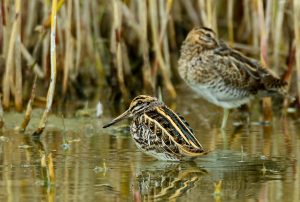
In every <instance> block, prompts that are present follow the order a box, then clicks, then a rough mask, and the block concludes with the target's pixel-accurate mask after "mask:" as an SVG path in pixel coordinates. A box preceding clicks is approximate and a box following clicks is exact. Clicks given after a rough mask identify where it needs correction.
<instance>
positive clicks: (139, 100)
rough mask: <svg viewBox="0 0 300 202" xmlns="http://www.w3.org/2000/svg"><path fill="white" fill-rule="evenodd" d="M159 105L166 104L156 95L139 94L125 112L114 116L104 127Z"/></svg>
mask: <svg viewBox="0 0 300 202" xmlns="http://www.w3.org/2000/svg"><path fill="white" fill-rule="evenodd" d="M158 106H164V103H162V102H160V101H159V100H158V99H157V98H155V97H151V96H148V95H139V96H137V97H135V98H134V99H133V100H132V101H131V103H130V106H129V108H128V109H127V110H126V111H125V112H124V113H123V114H121V115H119V116H118V117H116V118H114V119H113V120H112V121H111V122H110V123H108V124H106V125H104V126H103V128H107V127H109V126H111V125H113V124H115V123H117V122H119V121H121V120H123V119H127V118H131V117H135V116H139V115H141V114H142V113H144V112H147V111H149V110H151V109H154V108H155V107H158Z"/></svg>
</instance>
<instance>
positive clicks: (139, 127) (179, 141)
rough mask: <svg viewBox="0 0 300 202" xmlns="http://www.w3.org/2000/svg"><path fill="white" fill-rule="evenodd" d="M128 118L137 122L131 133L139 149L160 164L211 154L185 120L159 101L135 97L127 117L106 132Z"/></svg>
mask: <svg viewBox="0 0 300 202" xmlns="http://www.w3.org/2000/svg"><path fill="white" fill-rule="evenodd" d="M127 118H133V120H132V122H131V125H130V133H131V135H132V138H133V140H134V142H135V143H136V145H137V147H138V148H140V149H141V150H142V151H144V152H145V153H147V154H149V155H151V156H153V157H155V158H157V159H159V160H167V161H179V160H186V159H191V158H194V157H197V156H201V155H203V154H206V153H207V152H205V151H204V149H203V147H202V146H201V144H200V143H199V142H198V140H197V139H196V138H195V136H194V133H193V130H192V128H191V127H190V126H189V124H188V123H187V122H186V121H185V119H184V118H183V117H181V116H180V115H178V114H176V113H175V112H173V111H172V110H171V109H169V108H168V107H167V106H166V105H165V104H164V103H163V102H161V101H159V100H158V99H157V98H155V97H151V96H147V95H139V96H137V97H135V98H134V99H133V100H132V101H131V104H130V106H129V108H128V109H127V110H126V111H125V112H124V113H123V114H121V115H119V116H118V117H116V118H115V119H113V120H112V121H111V122H110V123H109V124H107V125H105V126H103V128H106V127H109V126H111V125H113V124H115V123H117V122H119V121H121V120H123V119H127Z"/></svg>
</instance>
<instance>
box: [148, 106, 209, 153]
mask: <svg viewBox="0 0 300 202" xmlns="http://www.w3.org/2000/svg"><path fill="white" fill-rule="evenodd" d="M145 115H146V117H148V118H149V119H150V122H151V123H154V125H155V126H154V127H153V128H155V127H156V128H159V129H160V130H161V134H158V133H157V132H156V134H157V135H161V137H159V138H161V139H163V140H164V142H165V143H166V144H168V141H170V143H169V144H170V145H172V144H175V145H176V147H177V148H178V149H179V150H180V152H181V153H183V154H185V155H187V156H199V155H200V154H204V153H206V152H205V151H204V149H203V147H202V146H201V144H200V143H199V142H198V140H197V139H196V138H195V136H194V133H193V130H192V129H191V127H190V126H189V125H188V123H187V122H186V121H185V120H184V118H183V117H181V116H179V115H177V114H176V113H174V112H173V111H172V110H171V109H169V108H168V107H166V106H164V107H157V108H155V109H154V110H152V111H149V112H146V113H145ZM150 128H151V129H152V130H154V129H153V128H152V127H150Z"/></svg>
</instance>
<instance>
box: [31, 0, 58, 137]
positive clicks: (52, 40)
mask: <svg viewBox="0 0 300 202" xmlns="http://www.w3.org/2000/svg"><path fill="white" fill-rule="evenodd" d="M56 11H57V0H52V13H51V33H50V64H51V78H50V84H49V88H48V93H47V103H46V108H45V111H44V113H43V116H42V118H41V120H40V123H39V126H38V128H37V129H36V131H35V132H34V133H33V135H34V136H38V137H39V136H40V135H41V134H42V132H43V131H44V129H45V127H46V123H47V119H48V115H49V112H50V110H51V106H52V102H53V97H54V91H55V83H56V44H55V39H56V37H55V36H56Z"/></svg>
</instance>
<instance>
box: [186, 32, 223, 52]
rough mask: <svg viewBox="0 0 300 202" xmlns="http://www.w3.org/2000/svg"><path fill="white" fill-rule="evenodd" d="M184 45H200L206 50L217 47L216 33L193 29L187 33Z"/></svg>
mask: <svg viewBox="0 0 300 202" xmlns="http://www.w3.org/2000/svg"><path fill="white" fill-rule="evenodd" d="M185 43H188V44H191V45H200V46H202V47H204V48H208V49H210V48H215V47H216V46H218V40H217V38H216V33H215V32H214V31H213V30H212V29H209V28H206V27H195V28H194V29H192V30H191V31H190V32H189V33H188V35H187V37H186V39H185Z"/></svg>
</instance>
